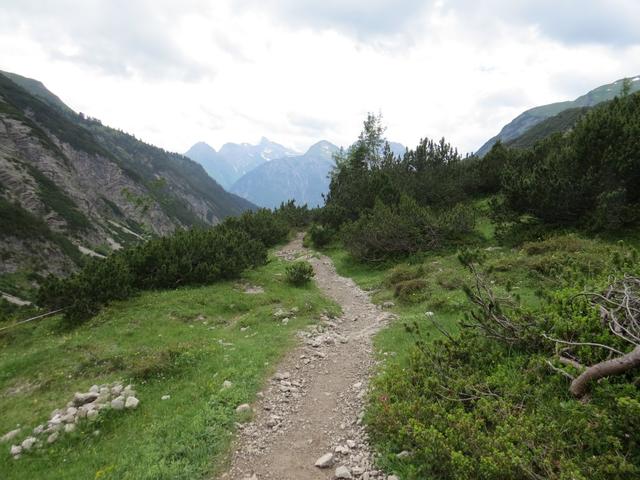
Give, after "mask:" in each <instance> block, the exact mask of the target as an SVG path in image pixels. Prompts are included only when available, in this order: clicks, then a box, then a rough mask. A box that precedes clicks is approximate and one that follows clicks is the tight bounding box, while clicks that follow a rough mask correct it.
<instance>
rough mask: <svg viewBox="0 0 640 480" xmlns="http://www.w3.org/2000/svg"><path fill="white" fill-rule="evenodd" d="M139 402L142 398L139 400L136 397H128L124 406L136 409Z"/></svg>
mask: <svg viewBox="0 0 640 480" xmlns="http://www.w3.org/2000/svg"><path fill="white" fill-rule="evenodd" d="M139 403H140V400H138V399H137V398H136V397H127V400H126V401H125V403H124V408H129V409H134V408H137V406H138V404H139Z"/></svg>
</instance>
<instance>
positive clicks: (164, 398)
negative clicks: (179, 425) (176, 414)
mask: <svg viewBox="0 0 640 480" xmlns="http://www.w3.org/2000/svg"><path fill="white" fill-rule="evenodd" d="M170 399H171V395H162V397H160V400H170Z"/></svg>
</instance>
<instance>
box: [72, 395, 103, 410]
mask: <svg viewBox="0 0 640 480" xmlns="http://www.w3.org/2000/svg"><path fill="white" fill-rule="evenodd" d="M96 398H98V394H97V393H95V392H88V393H80V392H76V393H75V395H74V396H73V401H72V402H73V406H74V407H79V406H80V405H84V404H85V403H91V402H93V401H94V400H95V399H96Z"/></svg>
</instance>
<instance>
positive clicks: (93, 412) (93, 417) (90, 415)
mask: <svg viewBox="0 0 640 480" xmlns="http://www.w3.org/2000/svg"><path fill="white" fill-rule="evenodd" d="M97 418H98V411H97V410H89V411H88V412H87V420H89V421H94V420H96V419H97Z"/></svg>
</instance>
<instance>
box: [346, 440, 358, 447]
mask: <svg viewBox="0 0 640 480" xmlns="http://www.w3.org/2000/svg"><path fill="white" fill-rule="evenodd" d="M347 447H349V448H356V442H354V441H353V440H347Z"/></svg>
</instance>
